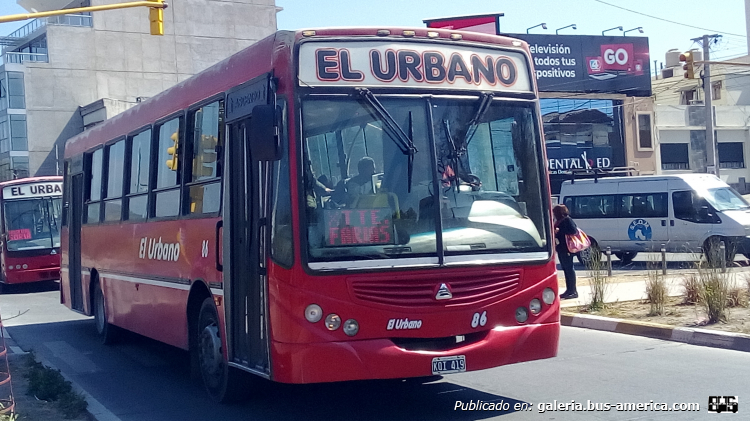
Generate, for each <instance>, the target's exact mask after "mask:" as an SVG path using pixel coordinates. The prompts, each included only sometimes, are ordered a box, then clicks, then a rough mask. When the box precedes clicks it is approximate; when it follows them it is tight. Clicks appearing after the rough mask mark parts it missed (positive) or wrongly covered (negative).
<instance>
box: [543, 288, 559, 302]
mask: <svg viewBox="0 0 750 421" xmlns="http://www.w3.org/2000/svg"><path fill="white" fill-rule="evenodd" d="M555 295H556V294H555V291H552V288H544V292H542V300H543V301H544V304H552V303H554V302H555Z"/></svg>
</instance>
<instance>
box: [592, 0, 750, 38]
mask: <svg viewBox="0 0 750 421" xmlns="http://www.w3.org/2000/svg"><path fill="white" fill-rule="evenodd" d="M594 1H596V2H599V3H602V4H606V5H607V6H612V7H615V8H618V9H622V10H625V11H627V12H630V13H635V14H637V15H642V16H646V17H649V18H651V19H656V20H661V21H664V22H669V23H673V24H675V25H681V26H687V27H688V28H695V29H701V30H703V31H709V32H716V33H719V34H725V35H732V36H735V37H742V38H747V36H746V35H740V34H733V33H731V32H723V31H717V30H715V29H707V28H702V27H700V26H693V25H688V24H686V23H682V22H675V21H673V20H669V19H664V18H660V17H658V16H653V15H649V14H646V13H641V12H638V11H635V10H631V9H626V8H624V7H622V6H618V5H616V4H612V3H607V2H606V1H603V0H594Z"/></svg>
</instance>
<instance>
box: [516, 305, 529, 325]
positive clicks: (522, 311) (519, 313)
mask: <svg viewBox="0 0 750 421" xmlns="http://www.w3.org/2000/svg"><path fill="white" fill-rule="evenodd" d="M516 320H517V321H518V323H524V322H526V320H529V312H528V311H527V310H526V308H525V307H518V308H517V309H516Z"/></svg>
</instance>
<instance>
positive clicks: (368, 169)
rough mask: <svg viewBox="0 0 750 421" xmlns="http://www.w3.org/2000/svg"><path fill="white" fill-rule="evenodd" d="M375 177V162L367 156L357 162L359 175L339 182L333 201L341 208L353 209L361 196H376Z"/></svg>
mask: <svg viewBox="0 0 750 421" xmlns="http://www.w3.org/2000/svg"><path fill="white" fill-rule="evenodd" d="M373 175H375V160H374V159H372V158H370V157H369V156H365V157H363V158H362V159H360V160H359V162H357V175H355V176H354V177H350V178H348V179H346V180H343V181H341V182H339V184H338V185H337V186H336V190H335V191H334V193H333V195H332V196H331V200H333V202H334V203H336V204H338V205H339V206H346V207H352V206H353V205H354V203H355V202H356V200H357V198H358V197H359V196H360V195H365V194H375V187H374V186H373V181H372V176H373Z"/></svg>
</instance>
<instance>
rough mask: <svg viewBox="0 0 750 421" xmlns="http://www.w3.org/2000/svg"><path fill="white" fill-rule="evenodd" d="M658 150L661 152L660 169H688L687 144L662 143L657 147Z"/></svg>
mask: <svg viewBox="0 0 750 421" xmlns="http://www.w3.org/2000/svg"><path fill="white" fill-rule="evenodd" d="M659 148H660V151H661V169H663V170H687V169H690V160H689V158H688V144H687V143H662V144H661V145H659Z"/></svg>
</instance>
